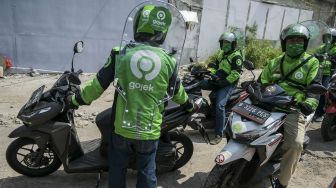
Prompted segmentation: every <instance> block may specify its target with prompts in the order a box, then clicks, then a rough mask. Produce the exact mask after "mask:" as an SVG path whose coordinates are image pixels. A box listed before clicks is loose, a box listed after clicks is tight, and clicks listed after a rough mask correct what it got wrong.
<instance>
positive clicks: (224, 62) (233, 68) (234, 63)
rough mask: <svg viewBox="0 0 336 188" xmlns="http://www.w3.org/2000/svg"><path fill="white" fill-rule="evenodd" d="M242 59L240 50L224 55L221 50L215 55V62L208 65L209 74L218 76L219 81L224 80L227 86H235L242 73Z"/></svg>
mask: <svg viewBox="0 0 336 188" xmlns="http://www.w3.org/2000/svg"><path fill="white" fill-rule="evenodd" d="M242 65H243V57H242V53H241V51H240V50H236V51H233V52H232V53H230V54H224V52H223V50H220V51H219V52H218V53H217V57H216V61H215V62H211V63H209V65H208V70H209V71H210V72H211V74H215V75H218V76H219V77H220V79H225V80H226V81H227V82H228V83H229V84H235V83H237V82H238V80H239V78H240V74H241V72H242Z"/></svg>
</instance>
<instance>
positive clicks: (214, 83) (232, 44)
mask: <svg viewBox="0 0 336 188" xmlns="http://www.w3.org/2000/svg"><path fill="white" fill-rule="evenodd" d="M218 42H219V45H220V50H219V52H218V53H217V55H216V58H215V62H210V63H209V64H208V70H209V71H210V74H211V79H210V80H203V81H202V82H201V84H200V87H201V88H202V89H204V90H214V91H216V128H215V134H216V135H215V138H214V139H212V140H211V142H210V144H212V145H216V144H218V143H219V142H220V141H221V140H222V137H223V131H224V128H225V126H224V125H225V105H226V103H227V101H228V99H229V98H230V95H231V92H232V91H233V89H234V88H235V86H236V85H237V82H238V80H239V78H240V74H241V72H242V64H243V57H242V52H241V50H239V49H238V47H237V42H238V39H237V36H236V35H235V33H233V32H228V31H227V32H224V33H223V34H222V35H221V36H220V37H219V40H218Z"/></svg>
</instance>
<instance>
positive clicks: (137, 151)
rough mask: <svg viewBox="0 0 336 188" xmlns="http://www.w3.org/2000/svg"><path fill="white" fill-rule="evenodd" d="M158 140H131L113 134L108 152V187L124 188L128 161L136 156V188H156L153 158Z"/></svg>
mask: <svg viewBox="0 0 336 188" xmlns="http://www.w3.org/2000/svg"><path fill="white" fill-rule="evenodd" d="M158 142H159V141H158V140H133V139H128V138H124V137H122V136H120V135H117V134H113V135H112V138H111V142H110V143H111V144H110V151H109V187H110V188H126V172H127V167H128V159H129V157H130V156H131V155H135V156H136V167H137V171H138V175H137V184H136V187H137V188H156V184H157V180H156V174H155V169H156V164H155V156H156V150H157V147H158Z"/></svg>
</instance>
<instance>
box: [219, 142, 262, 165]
mask: <svg viewBox="0 0 336 188" xmlns="http://www.w3.org/2000/svg"><path fill="white" fill-rule="evenodd" d="M255 151H256V149H255V148H253V147H250V146H248V145H246V144H240V143H238V142H236V141H234V140H232V139H231V140H230V141H229V143H227V144H226V145H225V146H224V148H223V149H222V151H221V152H220V153H219V154H218V155H217V157H216V159H215V162H216V163H217V164H219V165H224V164H226V163H229V162H232V161H235V160H238V159H245V160H247V161H251V159H252V157H253V155H254V153H255Z"/></svg>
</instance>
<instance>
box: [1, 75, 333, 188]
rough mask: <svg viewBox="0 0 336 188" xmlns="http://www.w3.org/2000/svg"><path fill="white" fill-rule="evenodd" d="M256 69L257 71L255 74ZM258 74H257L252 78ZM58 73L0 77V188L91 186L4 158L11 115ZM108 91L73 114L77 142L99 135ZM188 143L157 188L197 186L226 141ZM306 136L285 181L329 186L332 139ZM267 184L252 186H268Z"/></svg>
mask: <svg viewBox="0 0 336 188" xmlns="http://www.w3.org/2000/svg"><path fill="white" fill-rule="evenodd" d="M258 72H260V71H256V73H258ZM257 75H258V74H257ZM58 77H59V75H37V76H36V77H30V76H26V75H12V76H7V77H6V78H5V79H0V151H1V152H0V187H6V188H7V187H15V188H19V187H55V188H56V187H57V188H58V187H94V185H95V180H96V175H95V174H72V175H68V174H66V173H65V172H64V171H63V170H62V169H59V170H58V171H57V172H55V173H53V174H51V175H49V176H47V177H43V178H27V177H24V176H22V175H20V174H18V173H16V172H15V171H13V170H12V169H11V168H10V167H9V166H8V164H7V162H6V159H5V151H6V148H7V146H8V144H9V143H10V142H12V141H13V139H9V138H8V134H9V133H10V132H11V131H12V130H14V129H15V128H17V127H18V126H20V125H21V122H20V120H18V119H17V118H16V115H17V113H18V111H19V110H20V108H21V107H22V105H23V104H24V103H25V102H26V101H27V100H28V98H29V97H30V95H31V93H32V92H33V91H34V90H35V89H36V88H38V87H39V86H40V85H42V84H45V85H46V86H47V87H49V88H50V87H51V85H52V84H53V83H54V82H55V81H56V79H57V78H58ZM92 77H93V75H92V74H84V75H82V76H81V80H82V81H83V83H84V82H85V81H87V80H88V79H90V78H92ZM248 79H251V75H250V74H249V73H248V72H245V73H244V74H243V79H242V80H248ZM113 93H114V90H113V87H109V89H108V90H107V91H106V92H105V93H104V94H103V95H102V97H101V98H99V99H98V100H97V101H95V102H93V103H92V105H91V106H84V107H81V108H80V109H79V110H78V111H77V115H76V122H77V129H78V133H79V137H80V139H81V140H83V141H84V140H90V139H94V138H97V137H99V132H98V130H97V128H96V127H95V125H94V123H93V122H94V119H95V116H96V115H97V113H99V112H101V111H103V110H104V109H106V108H109V107H111V105H112V101H113ZM186 134H187V135H189V136H190V137H191V138H192V140H193V142H194V148H195V152H194V155H193V157H192V159H191V160H190V162H189V163H188V164H187V165H185V166H184V167H183V168H181V169H179V170H177V171H175V172H171V173H167V174H162V175H160V176H159V178H158V186H159V187H167V188H173V187H191V188H196V187H200V186H201V185H202V184H203V182H204V180H205V178H206V176H207V173H208V172H209V171H210V170H211V168H212V167H213V165H214V161H213V159H214V158H215V156H216V154H217V152H218V151H220V149H221V148H222V147H223V146H224V145H225V141H223V142H222V143H221V144H219V145H217V146H210V145H207V144H205V143H204V141H203V140H202V138H201V136H200V135H199V134H198V132H196V131H192V130H187V131H186ZM307 134H308V135H309V136H310V138H311V144H310V145H309V149H308V152H307V153H306V155H304V156H303V161H301V162H300V163H299V166H298V169H297V171H296V173H295V175H294V177H293V178H292V180H291V182H290V187H305V188H316V187H321V188H324V187H330V186H331V185H332V183H333V182H334V181H335V176H336V141H333V142H328V143H325V142H323V141H322V139H321V136H320V124H313V125H311V126H310V128H309V129H308V130H307ZM107 181H108V180H107V174H105V175H104V176H103V179H102V187H107ZM135 183H136V173H135V172H134V171H130V172H129V173H128V187H135ZM268 186H269V184H268V182H267V181H265V183H263V184H260V185H254V186H252V187H268Z"/></svg>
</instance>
